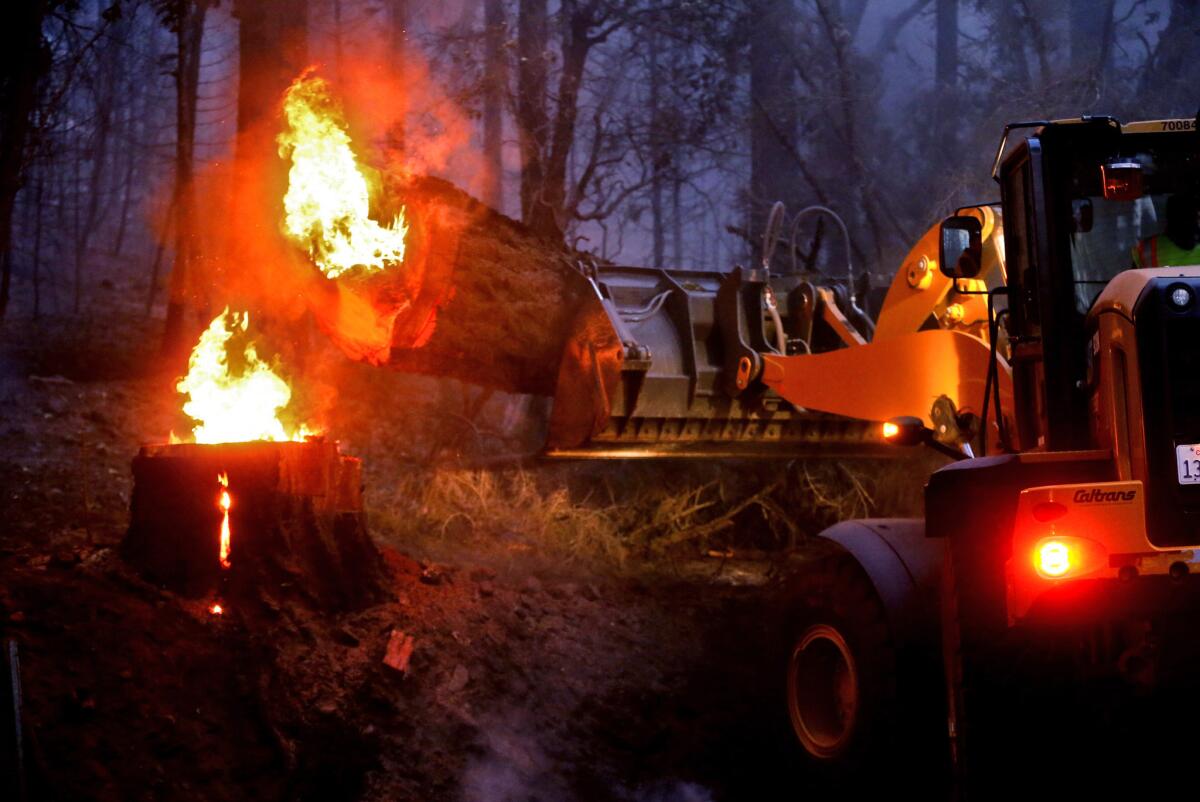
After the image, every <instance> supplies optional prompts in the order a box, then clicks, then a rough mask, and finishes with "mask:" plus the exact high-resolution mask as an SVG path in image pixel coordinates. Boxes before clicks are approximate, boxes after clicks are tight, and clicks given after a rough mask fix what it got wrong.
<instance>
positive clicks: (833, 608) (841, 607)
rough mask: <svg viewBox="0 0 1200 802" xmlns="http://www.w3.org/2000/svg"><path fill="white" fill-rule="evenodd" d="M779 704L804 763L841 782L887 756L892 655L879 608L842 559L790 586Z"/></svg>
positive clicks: (855, 569)
mask: <svg viewBox="0 0 1200 802" xmlns="http://www.w3.org/2000/svg"><path fill="white" fill-rule="evenodd" d="M793 609H794V610H795V616H794V618H793V627H792V633H793V634H792V641H791V648H790V650H789V656H788V663H787V675H786V677H787V687H786V701H787V712H788V719H789V721H790V723H791V728H792V732H793V734H794V735H795V738H796V741H797V742H798V743H799V746H800V749H801V751H802V753H803V755H804V756H805V757H806V758H807V759H808V761H809V762H810V763H811V764H813V767H814V768H816V769H818V770H819V771H822V772H824V773H826V774H829V773H833V774H843V773H845V772H847V771H848V770H850V769H852V768H853V767H856V766H861V765H865V764H867V763H869V762H871V761H872V760H874V759H875V758H877V757H879V756H880V755H881V754H882V753H884V752H885V751H886V744H887V742H888V741H889V740H890V736H891V733H892V731H893V725H894V723H895V722H894V713H895V702H896V683H895V677H896V654H895V649H894V648H893V644H892V641H891V636H890V632H889V630H888V626H887V620H886V617H885V613H884V609H883V604H882V603H881V602H880V600H879V597H878V595H877V594H876V592H875V589H874V587H873V586H872V585H871V583H870V580H869V579H867V577H866V576H865V575H864V574H863V572H862V570H861V569H860V568H859V567H858V566H857V564H855V563H854V562H853V561H852V560H850V559H849V558H848V557H842V558H832V559H829V560H825V561H822V563H820V564H818V565H816V566H813V567H811V568H809V569H808V570H807V571H805V572H804V573H803V574H801V575H800V576H799V577H798V578H797V579H796V580H794V607H793Z"/></svg>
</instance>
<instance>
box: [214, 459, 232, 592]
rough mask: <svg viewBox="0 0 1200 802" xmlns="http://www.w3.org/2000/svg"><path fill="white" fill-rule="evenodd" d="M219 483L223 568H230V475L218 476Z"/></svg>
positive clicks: (218, 504) (218, 503)
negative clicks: (222, 514) (222, 515)
mask: <svg viewBox="0 0 1200 802" xmlns="http://www.w3.org/2000/svg"><path fill="white" fill-rule="evenodd" d="M217 482H219V483H220V485H221V496H220V499H219V500H218V501H217V506H218V507H220V508H221V511H222V512H223V513H224V517H222V518H221V550H220V556H221V567H222V568H228V567H229V566H231V565H232V564H233V563H231V562H229V508H230V507H232V506H233V499H232V498H230V496H229V474H227V473H219V474H217ZM217 606H218V607H220V605H217Z"/></svg>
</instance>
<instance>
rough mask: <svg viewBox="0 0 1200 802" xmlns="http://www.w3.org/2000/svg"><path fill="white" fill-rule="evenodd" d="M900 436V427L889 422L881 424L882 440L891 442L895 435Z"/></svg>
mask: <svg viewBox="0 0 1200 802" xmlns="http://www.w3.org/2000/svg"><path fill="white" fill-rule="evenodd" d="M898 434H900V427H899V426H898V425H896V424H895V423H892V422H891V421H888V422H887V423H885V424H883V439H884V440H891V439H893V438H894V437H895V436H896V435H898Z"/></svg>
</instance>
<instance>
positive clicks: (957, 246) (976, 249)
mask: <svg viewBox="0 0 1200 802" xmlns="http://www.w3.org/2000/svg"><path fill="white" fill-rule="evenodd" d="M938 267H939V269H940V270H941V271H942V275H944V276H946V277H947V278H954V279H959V278H975V277H976V276H978V275H979V271H981V270H982V269H983V223H981V222H980V221H979V218H978V217H971V216H969V215H956V216H955V217H947V218H946V219H945V220H943V221H942V228H941V237H940V241H939V243H938Z"/></svg>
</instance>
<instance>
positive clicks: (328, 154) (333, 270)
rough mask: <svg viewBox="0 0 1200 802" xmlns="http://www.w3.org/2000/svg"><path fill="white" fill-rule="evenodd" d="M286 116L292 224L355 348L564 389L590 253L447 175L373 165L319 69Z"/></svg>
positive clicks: (375, 358) (340, 331)
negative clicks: (493, 205) (569, 339)
mask: <svg viewBox="0 0 1200 802" xmlns="http://www.w3.org/2000/svg"><path fill="white" fill-rule="evenodd" d="M283 120H284V127H283V130H282V132H281V133H280V135H279V138H278V142H279V153H280V156H281V157H282V158H284V159H285V160H286V161H287V162H288V163H289V166H288V177H287V189H286V191H285V193H284V195H283V212H284V216H283V220H282V229H283V232H284V234H285V236H286V238H287V239H288V240H289V241H290V243H291V245H292V246H293V247H294V248H296V249H299V250H302V251H303V252H304V253H305V254H306V256H307V260H308V261H309V262H310V263H311V265H312V266H314V267H316V268H317V271H316V273H315V274H314V273H312V272H310V273H309V279H308V281H307V286H306V288H305V290H304V291H303V294H304V296H305V297H306V299H307V302H308V306H309V308H310V309H311V310H312V312H313V314H314V316H315V317H316V319H317V321H318V323H319V324H320V325H321V327H322V329H323V330H324V331H325V332H326V334H328V335H329V336H330V337H331V338H332V339H333V340H334V342H336V343H337V344H338V346H339V347H341V349H342V350H343V351H344V352H345V353H346V354H347V355H349V356H350V357H352V358H355V359H360V360H364V361H368V362H371V363H374V364H389V365H391V366H392V367H394V368H396V369H398V370H402V371H406V372H414V373H425V374H430V375H435V376H446V377H452V378H458V379H462V380H464V381H468V382H473V383H475V384H481V385H485V386H488V387H492V388H496V389H500V390H506V391H509V392H519V393H531V394H540V395H551V394H553V392H554V386H555V380H556V373H557V368H558V364H559V361H560V357H561V353H562V348H563V345H564V342H565V339H566V335H567V331H568V325H569V323H570V318H571V315H572V314H573V312H574V310H575V308H576V306H577V302H578V299H579V297H580V294H581V293H582V292H583V291H584V290H585V289H586V284H585V282H584V281H583V280H582V278H581V276H580V273H579V267H578V265H579V259H580V258H583V257H582V256H581V255H577V254H573V253H571V252H570V251H568V250H567V249H565V248H564V247H563V245H562V244H561V243H559V242H554V241H550V240H547V239H545V238H543V237H540V236H538V235H536V234H534V233H533V232H532V231H531V230H530V229H528V228H526V227H525V226H523V225H521V224H520V223H518V222H516V221H514V220H511V219H509V218H508V217H505V216H504V215H502V214H500V213H499V212H497V211H495V210H493V209H490V208H488V207H487V206H484V205H483V204H481V203H479V202H478V201H476V200H475V199H474V198H472V197H471V196H469V195H468V194H466V193H465V192H462V191H461V190H458V189H456V188H455V187H454V186H452V185H451V184H449V183H448V182H446V181H443V180H439V179H435V178H427V177H414V176H412V175H410V174H409V173H408V172H407V171H406V170H405V169H404V168H403V167H402V166H401V167H399V168H395V169H389V170H386V171H384V172H383V173H382V174H380V173H377V172H376V171H375V170H372V169H371V168H370V167H368V166H367V165H366V163H364V161H363V160H362V159H361V158H360V156H359V154H357V153H356V152H355V150H354V148H353V146H352V140H351V137H350V133H349V129H348V126H347V125H346V122H345V119H344V117H343V114H342V112H341V108H340V105H339V103H338V102H337V100H336V98H335V97H334V95H333V93H332V90H331V88H330V86H329V85H328V83H327V82H326V81H325V80H324V79H323V78H321V77H319V76H317V75H316V74H315V73H313V72H312V71H307V72H305V73H304V74H302V75H301V76H300V77H299V78H297V79H296V81H295V82H293V84H292V85H291V86H290V87H289V88H288V90H287V92H286V93H285V94H284V98H283Z"/></svg>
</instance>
